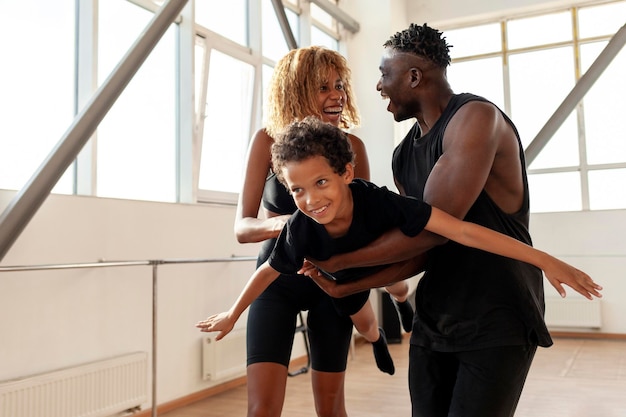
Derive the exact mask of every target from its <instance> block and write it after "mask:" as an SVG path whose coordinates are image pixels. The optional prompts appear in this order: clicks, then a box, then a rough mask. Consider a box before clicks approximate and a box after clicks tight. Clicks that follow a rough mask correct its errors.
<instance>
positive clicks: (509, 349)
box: [409, 345, 537, 417]
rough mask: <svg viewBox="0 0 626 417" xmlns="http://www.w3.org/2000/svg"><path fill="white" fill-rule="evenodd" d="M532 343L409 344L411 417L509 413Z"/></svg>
mask: <svg viewBox="0 0 626 417" xmlns="http://www.w3.org/2000/svg"><path fill="white" fill-rule="evenodd" d="M536 350H537V346H536V345H524V346H502V347H496V348H488V349H480V350H474V351H468V352H433V351H431V350H428V349H424V348H422V347H420V346H417V345H411V347H410V349H409V392H410V394H411V406H412V417H512V416H513V415H514V413H515V408H516V407H517V403H518V401H519V398H520V395H521V393H522V388H523V387H524V382H525V381H526V376H527V375H528V370H529V369H530V365H531V363H532V360H533V357H534V356H535V352H536Z"/></svg>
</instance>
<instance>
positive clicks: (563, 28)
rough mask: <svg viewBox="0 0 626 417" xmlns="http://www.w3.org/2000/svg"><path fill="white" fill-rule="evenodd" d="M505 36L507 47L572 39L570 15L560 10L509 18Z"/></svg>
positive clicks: (522, 46) (513, 47)
mask: <svg viewBox="0 0 626 417" xmlns="http://www.w3.org/2000/svg"><path fill="white" fill-rule="evenodd" d="M546 28H550V30H546ZM507 36H508V47H509V49H516V48H525V47H528V46H535V45H546V44H550V43H556V42H563V41H568V40H571V39H572V17H571V14H570V13H569V12H561V13H553V14H548V15H542V16H536V17H529V18H525V19H515V20H510V21H509V22H508V24H507Z"/></svg>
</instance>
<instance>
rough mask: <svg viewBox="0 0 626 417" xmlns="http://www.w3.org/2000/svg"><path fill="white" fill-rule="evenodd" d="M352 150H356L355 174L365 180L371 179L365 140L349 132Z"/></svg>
mask: <svg viewBox="0 0 626 417" xmlns="http://www.w3.org/2000/svg"><path fill="white" fill-rule="evenodd" d="M348 139H350V144H351V145H352V151H353V152H354V162H355V165H354V176H355V177H356V178H361V179H364V180H367V181H369V180H370V161H369V157H368V156H367V150H366V149H365V144H364V143H363V141H362V140H361V139H360V138H359V137H357V136H354V135H353V134H348Z"/></svg>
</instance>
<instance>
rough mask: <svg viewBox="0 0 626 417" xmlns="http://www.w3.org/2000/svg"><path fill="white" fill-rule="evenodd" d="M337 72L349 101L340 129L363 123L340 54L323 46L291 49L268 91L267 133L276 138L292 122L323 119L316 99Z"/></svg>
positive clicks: (282, 61)
mask: <svg viewBox="0 0 626 417" xmlns="http://www.w3.org/2000/svg"><path fill="white" fill-rule="evenodd" d="M332 69H334V70H335V71H336V72H337V75H338V76H339V78H341V81H342V82H343V88H344V91H345V92H346V102H345V103H344V105H343V112H342V114H341V121H340V123H339V127H341V128H342V129H350V128H353V127H356V126H358V125H359V123H360V117H359V110H358V107H357V105H356V98H355V96H354V92H353V90H352V80H351V71H350V68H349V67H348V63H347V61H346V59H345V58H344V57H343V56H342V55H341V54H340V53H339V52H337V51H334V50H332V49H327V48H325V47H322V46H310V47H306V48H298V49H292V50H291V51H289V52H288V53H287V54H286V55H285V56H284V57H282V58H281V59H280V60H279V61H278V62H277V63H276V67H274V73H273V74H272V78H271V80H270V83H269V86H268V89H267V103H266V104H267V106H266V108H265V130H266V131H267V133H268V134H269V135H270V136H272V137H275V136H276V135H277V134H278V133H279V132H280V131H281V130H282V129H284V128H285V126H287V125H288V124H289V123H291V122H293V121H296V120H302V119H304V118H305V117H307V116H317V117H319V118H322V114H321V111H320V109H319V105H318V103H317V96H318V93H319V91H320V87H321V86H322V85H323V84H325V83H327V82H334V80H329V79H328V75H329V73H330V70H332Z"/></svg>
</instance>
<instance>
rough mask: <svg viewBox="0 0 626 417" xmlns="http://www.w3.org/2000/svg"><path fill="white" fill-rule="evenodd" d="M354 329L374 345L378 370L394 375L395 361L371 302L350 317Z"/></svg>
mask: <svg viewBox="0 0 626 417" xmlns="http://www.w3.org/2000/svg"><path fill="white" fill-rule="evenodd" d="M350 318H351V319H352V323H354V327H356V329H357V331H358V332H359V333H360V334H362V335H363V337H365V339H366V340H367V341H368V342H370V343H371V344H372V349H373V350H374V359H376V365H377V366H378V369H380V370H381V371H383V372H386V373H388V374H390V375H393V374H394V373H395V371H396V368H395V366H394V364H393V359H392V358H391V354H390V353H389V346H387V338H386V337H385V333H384V332H383V329H381V328H379V327H378V321H377V320H376V315H375V314H374V309H373V308H372V304H371V303H370V301H369V300H367V302H366V303H365V304H364V305H363V307H361V309H360V310H359V311H357V312H356V313H355V314H352V315H351V316H350Z"/></svg>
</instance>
